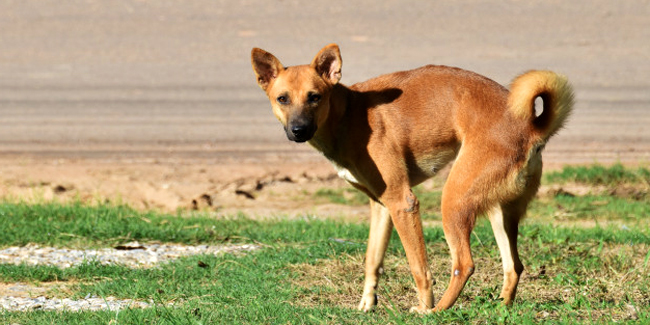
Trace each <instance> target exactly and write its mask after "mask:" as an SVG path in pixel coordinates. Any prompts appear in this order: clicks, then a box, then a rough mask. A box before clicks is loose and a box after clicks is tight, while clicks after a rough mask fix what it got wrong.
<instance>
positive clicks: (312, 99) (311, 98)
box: [307, 94, 321, 104]
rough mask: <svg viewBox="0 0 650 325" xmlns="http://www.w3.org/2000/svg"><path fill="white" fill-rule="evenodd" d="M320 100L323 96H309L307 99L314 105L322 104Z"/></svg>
mask: <svg viewBox="0 0 650 325" xmlns="http://www.w3.org/2000/svg"><path fill="white" fill-rule="evenodd" d="M320 99H321V96H320V95H319V94H309V96H308V97H307V100H308V101H309V102H310V103H312V104H315V103H318V102H320Z"/></svg>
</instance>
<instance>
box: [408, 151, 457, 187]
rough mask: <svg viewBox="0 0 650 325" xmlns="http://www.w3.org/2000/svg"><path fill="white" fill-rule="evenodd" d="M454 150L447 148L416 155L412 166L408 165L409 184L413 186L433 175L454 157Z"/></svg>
mask: <svg viewBox="0 0 650 325" xmlns="http://www.w3.org/2000/svg"><path fill="white" fill-rule="evenodd" d="M456 154H457V152H456V150H453V149H448V150H442V151H438V152H435V153H431V154H426V155H422V156H420V157H417V158H416V160H415V162H414V163H413V166H409V179H410V182H411V186H415V185H417V184H420V183H422V182H424V181H425V180H427V179H429V178H431V177H433V176H435V175H436V174H437V173H438V172H439V171H440V170H441V169H443V168H444V167H445V166H447V164H449V162H450V161H452V160H454V158H455V157H456Z"/></svg>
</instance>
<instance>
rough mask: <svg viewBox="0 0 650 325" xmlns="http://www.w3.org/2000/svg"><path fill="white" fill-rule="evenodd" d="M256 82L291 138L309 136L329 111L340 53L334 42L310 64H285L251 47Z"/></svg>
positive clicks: (338, 73) (339, 74) (296, 138)
mask: <svg viewBox="0 0 650 325" xmlns="http://www.w3.org/2000/svg"><path fill="white" fill-rule="evenodd" d="M251 56H252V63H253V70H254V71H255V75H256V76H257V83H258V84H259V86H260V87H261V88H262V90H264V91H265V92H266V95H267V96H268V97H269V100H270V101H271V106H272V107H273V113H274V114H275V116H276V117H277V118H278V120H280V122H282V125H283V126H284V130H285V132H286V134H287V137H288V138H289V140H291V141H295V142H305V141H308V140H310V139H311V138H312V137H313V136H314V134H315V133H316V131H317V130H318V128H319V127H322V126H323V124H324V123H325V120H326V119H327V116H328V113H329V99H330V92H331V90H332V87H333V86H334V85H335V84H337V83H338V82H339V80H340V79H341V64H342V61H341V53H340V51H339V47H338V46H337V45H336V44H330V45H328V46H326V47H324V48H323V49H322V50H320V52H318V54H317V55H316V57H315V58H314V60H313V61H312V62H311V64H310V65H300V66H293V67H288V68H285V67H284V66H282V63H280V61H279V60H278V59H277V58H276V57H275V56H273V54H271V53H269V52H266V51H264V50H262V49H258V48H254V49H253V51H252V53H251Z"/></svg>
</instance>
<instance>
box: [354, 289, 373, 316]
mask: <svg viewBox="0 0 650 325" xmlns="http://www.w3.org/2000/svg"><path fill="white" fill-rule="evenodd" d="M375 306H377V295H376V294H374V293H372V294H364V295H363V297H361V302H360V303H359V307H357V309H359V310H360V311H363V312H364V313H367V312H369V311H371V310H372V309H373V308H375Z"/></svg>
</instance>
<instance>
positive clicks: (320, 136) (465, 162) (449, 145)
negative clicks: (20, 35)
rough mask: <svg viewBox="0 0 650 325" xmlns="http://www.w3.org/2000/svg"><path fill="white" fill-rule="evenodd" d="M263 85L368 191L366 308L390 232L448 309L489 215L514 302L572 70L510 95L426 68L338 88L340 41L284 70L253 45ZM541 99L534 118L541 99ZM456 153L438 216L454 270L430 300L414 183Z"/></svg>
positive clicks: (295, 124) (425, 304)
mask: <svg viewBox="0 0 650 325" xmlns="http://www.w3.org/2000/svg"><path fill="white" fill-rule="evenodd" d="M251 57H252V65H253V70H254V72H255V75H256V77H257V83H258V85H259V86H260V87H261V88H262V90H264V91H265V92H266V95H267V96H268V98H269V100H270V102H271V107H272V109H273V113H274V114H275V116H276V117H277V118H278V120H280V122H281V123H282V125H283V126H284V131H285V133H286V135H287V138H288V139H289V140H291V141H295V142H307V143H309V144H310V145H311V146H312V147H314V148H315V149H316V150H318V151H320V152H321V153H322V154H323V155H324V156H325V157H326V158H327V159H328V160H329V161H330V162H331V163H332V164H333V165H334V167H335V168H336V170H337V171H338V175H339V176H340V177H342V178H343V179H345V180H346V181H347V182H349V183H350V184H351V185H352V186H354V187H356V188H357V189H359V190H360V191H362V192H364V193H365V194H367V195H368V197H369V198H370V210H371V218H370V235H369V239H368V247H367V252H366V258H365V263H366V265H365V283H364V289H363V295H362V298H361V302H360V303H359V307H358V308H359V310H362V311H365V312H367V311H370V310H371V309H372V308H373V307H374V306H375V305H376V304H377V296H376V291H377V286H378V281H379V275H380V273H381V272H382V264H383V259H384V255H385V252H386V247H387V245H388V241H389V239H390V236H391V232H392V229H393V227H394V228H395V229H396V230H397V233H398V234H399V237H400V239H401V242H402V245H403V247H404V250H405V252H406V257H407V260H408V263H409V267H410V270H411V273H412V275H413V278H414V280H415V284H416V287H417V295H418V300H419V304H418V305H417V306H414V307H413V308H412V309H411V311H415V312H420V313H427V312H431V311H440V310H445V309H447V308H449V307H451V306H452V305H453V304H454V302H455V301H456V299H457V298H458V296H459V295H460V293H461V291H462V289H463V287H464V286H465V284H466V283H467V281H468V279H469V277H470V276H471V275H472V273H473V272H474V262H473V260H472V253H471V250H470V233H471V231H472V229H473V227H474V225H475V222H476V219H477V217H479V216H481V215H487V216H488V218H489V220H490V223H491V225H492V229H493V231H494V236H495V238H496V241H497V244H498V247H499V251H500V253H501V258H502V262H503V271H504V277H503V288H502V291H501V295H500V298H501V299H503V303H505V304H506V305H509V304H511V303H512V301H513V299H514V298H515V295H516V291H517V285H518V283H519V278H520V275H521V273H522V272H523V270H524V266H523V264H522V263H521V260H520V259H519V253H518V251H517V233H518V225H519V221H520V220H521V219H522V217H523V216H524V214H525V212H526V208H527V206H528V203H529V202H530V201H531V199H532V198H533V196H534V195H535V194H536V193H537V190H538V187H539V184H540V178H541V174H542V155H541V154H542V150H543V149H544V146H545V144H546V143H547V141H548V140H549V138H551V136H553V135H554V134H555V133H556V132H557V131H558V130H559V129H561V128H562V127H563V125H564V123H565V122H566V120H567V118H568V117H569V114H570V113H571V110H572V107H573V91H572V87H571V85H570V84H569V82H568V80H567V78H566V77H564V76H562V75H559V74H556V73H554V72H551V71H529V72H526V73H524V74H522V75H520V76H518V77H516V78H515V79H514V80H513V82H512V84H511V86H510V90H509V91H508V89H506V88H505V87H503V86H501V85H499V84H498V83H496V82H494V81H492V80H490V79H488V78H486V77H484V76H481V75H479V74H476V73H473V72H470V71H466V70H462V69H459V68H453V67H447V66H435V65H428V66H424V67H421V68H418V69H414V70H410V71H402V72H395V73H391V74H386V75H382V76H379V77H376V78H373V79H370V80H368V81H365V82H361V83H357V84H354V85H352V86H350V87H348V86H344V85H342V84H340V83H339V81H340V80H341V66H342V59H341V53H340V50H339V47H338V45H336V44H330V45H327V46H325V47H324V48H323V49H321V50H320V52H318V54H317V55H316V57H315V58H314V59H313V60H312V61H311V64H309V65H299V66H292V67H284V66H283V65H282V64H281V63H280V61H279V60H278V59H277V58H276V57H275V56H273V55H272V54H271V53H269V52H266V51H264V50H262V49H259V48H254V49H253V50H252V52H251ZM538 97H539V98H541V99H542V100H543V105H542V106H543V110H542V112H541V113H539V114H537V113H536V111H535V100H536V99H537V98H538ZM452 160H454V163H453V165H452V166H451V169H450V171H449V176H448V178H447V181H446V182H445V185H444V188H443V193H442V202H441V203H442V208H441V210H442V223H443V230H444V234H445V238H446V241H447V244H448V246H449V250H450V254H451V259H452V267H451V278H450V281H449V285H448V287H447V289H446V291H445V292H444V294H443V295H442V297H441V299H440V300H439V301H438V303H437V304H436V305H435V307H434V298H433V292H432V289H431V286H432V282H433V280H432V276H431V272H430V271H429V269H428V266H427V265H428V264H427V263H428V262H427V254H426V249H425V244H424V238H423V237H424V236H423V232H422V221H421V219H420V212H419V203H418V199H417V198H416V196H415V195H414V194H413V192H412V191H411V188H412V187H413V186H415V185H417V184H419V183H421V182H423V181H424V180H426V179H428V178H430V177H432V176H434V175H435V174H436V173H437V172H438V171H439V170H440V169H442V168H443V167H444V166H445V165H447V164H448V163H450V162H451V161H452Z"/></svg>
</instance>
